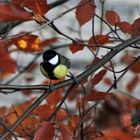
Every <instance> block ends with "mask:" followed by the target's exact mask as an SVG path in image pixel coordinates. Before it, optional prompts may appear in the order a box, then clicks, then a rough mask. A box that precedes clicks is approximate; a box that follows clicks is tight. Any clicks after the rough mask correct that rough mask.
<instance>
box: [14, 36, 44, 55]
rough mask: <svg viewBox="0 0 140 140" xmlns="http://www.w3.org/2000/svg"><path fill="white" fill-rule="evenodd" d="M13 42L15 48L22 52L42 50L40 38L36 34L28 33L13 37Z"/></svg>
mask: <svg viewBox="0 0 140 140" xmlns="http://www.w3.org/2000/svg"><path fill="white" fill-rule="evenodd" d="M13 42H14V44H15V45H16V47H17V48H19V49H20V50H22V51H24V52H40V51H42V47H41V40H40V39H39V37H38V36H36V35H31V34H28V35H24V36H22V37H18V38H14V39H13Z"/></svg>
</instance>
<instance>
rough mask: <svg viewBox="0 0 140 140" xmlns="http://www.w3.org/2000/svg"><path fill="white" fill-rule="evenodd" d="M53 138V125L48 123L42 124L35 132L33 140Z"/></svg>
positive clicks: (49, 139) (50, 139)
mask: <svg viewBox="0 0 140 140" xmlns="http://www.w3.org/2000/svg"><path fill="white" fill-rule="evenodd" d="M54 136H55V128H54V125H53V124H52V123H50V122H42V123H41V126H40V128H39V129H38V130H37V131H36V132H35V136H34V140H53V138H54Z"/></svg>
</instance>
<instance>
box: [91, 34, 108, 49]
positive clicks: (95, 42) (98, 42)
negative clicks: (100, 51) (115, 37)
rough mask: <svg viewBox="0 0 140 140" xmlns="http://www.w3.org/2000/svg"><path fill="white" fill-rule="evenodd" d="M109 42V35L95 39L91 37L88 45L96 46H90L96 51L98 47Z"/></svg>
mask: <svg viewBox="0 0 140 140" xmlns="http://www.w3.org/2000/svg"><path fill="white" fill-rule="evenodd" d="M108 42H109V36H108V35H96V36H95V37H93V36H92V37H90V39H89V41H88V44H89V45H94V46H93V47H92V46H89V47H90V48H92V49H93V50H94V51H95V50H96V49H97V47H95V46H96V45H104V44H105V43H108Z"/></svg>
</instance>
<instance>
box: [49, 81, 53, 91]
mask: <svg viewBox="0 0 140 140" xmlns="http://www.w3.org/2000/svg"><path fill="white" fill-rule="evenodd" d="M49 91H50V92H52V91H53V85H52V81H51V79H50V85H49Z"/></svg>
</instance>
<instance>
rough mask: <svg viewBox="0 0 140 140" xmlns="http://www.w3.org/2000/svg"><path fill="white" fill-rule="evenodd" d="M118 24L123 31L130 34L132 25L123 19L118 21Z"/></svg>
mask: <svg viewBox="0 0 140 140" xmlns="http://www.w3.org/2000/svg"><path fill="white" fill-rule="evenodd" d="M118 26H119V28H120V30H121V31H122V32H123V33H128V34H132V25H131V24H130V23H128V22H126V21H123V22H120V23H119V24H118Z"/></svg>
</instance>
